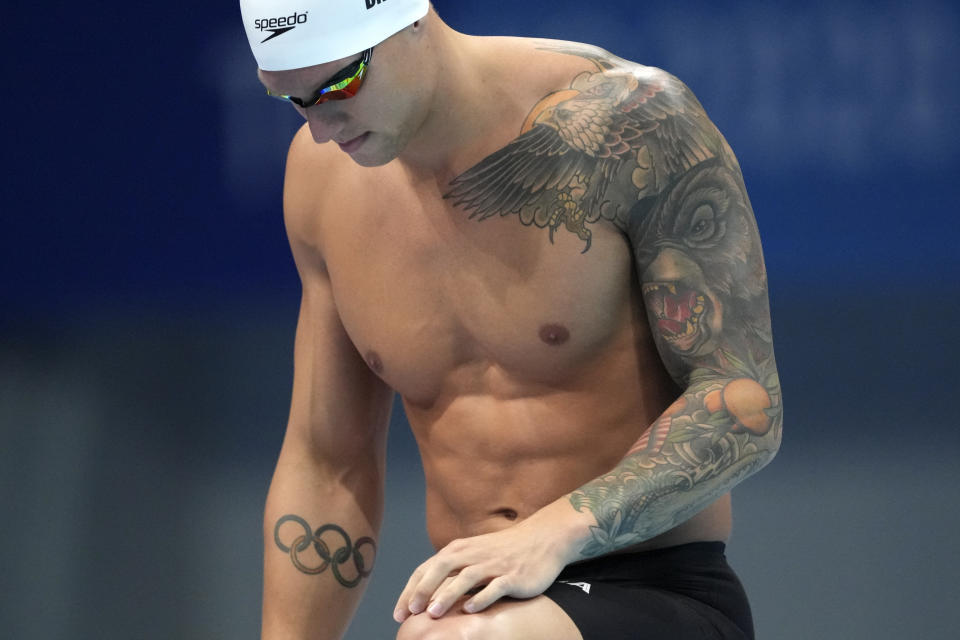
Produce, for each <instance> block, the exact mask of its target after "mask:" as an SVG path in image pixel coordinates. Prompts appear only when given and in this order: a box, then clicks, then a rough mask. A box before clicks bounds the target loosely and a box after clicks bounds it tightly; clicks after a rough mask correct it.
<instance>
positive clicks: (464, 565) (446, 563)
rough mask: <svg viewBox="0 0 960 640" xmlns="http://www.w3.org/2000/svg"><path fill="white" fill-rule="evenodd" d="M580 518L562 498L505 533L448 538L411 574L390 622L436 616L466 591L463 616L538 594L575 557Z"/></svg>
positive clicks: (582, 525) (581, 529) (583, 526)
mask: <svg viewBox="0 0 960 640" xmlns="http://www.w3.org/2000/svg"><path fill="white" fill-rule="evenodd" d="M583 519H584V516H583V514H580V513H578V512H576V511H574V510H573V508H572V507H571V506H570V502H569V500H565V499H562V500H558V501H556V502H554V503H551V504H549V505H547V506H546V507H544V508H543V509H541V510H540V511H537V512H536V513H534V514H533V515H531V516H530V517H529V518H527V519H526V520H524V521H522V522H520V523H518V524H516V525H514V526H512V527H510V528H509V529H504V530H502V531H497V532H495V533H487V534H484V535H479V536H474V537H472V538H463V539H459V540H454V541H453V542H451V543H450V544H448V545H447V546H445V547H444V548H443V549H441V550H440V551H439V552H438V553H437V554H436V555H434V556H433V557H431V558H430V559H428V560H427V561H426V562H424V563H423V564H421V565H420V566H419V567H417V569H416V570H415V571H414V572H413V575H412V576H410V580H409V581H408V582H407V586H406V587H405V588H404V589H403V593H401V594H400V598H399V600H398V601H397V606H396V608H395V609H394V613H393V618H394V620H396V621H397V622H403V621H404V620H405V619H407V618H408V617H409V616H410V615H411V614H417V613H421V612H423V611H427V613H429V614H430V616H432V617H434V618H439V617H441V616H442V615H444V614H445V613H446V612H447V611H449V610H450V607H452V606H453V605H454V604H455V603H456V602H457V600H459V599H460V598H461V597H462V596H463V595H465V594H467V593H468V592H471V591H476V593H475V594H474V595H473V596H472V597H470V598H468V599H466V600H465V601H464V603H463V606H462V608H463V611H464V612H466V613H475V612H478V611H483V610H484V609H486V608H487V607H489V606H490V605H491V604H493V603H494V602H496V601H497V600H499V599H500V598H503V597H505V596H510V597H513V598H532V597H534V596H537V595H540V594H541V593H543V592H544V591H546V590H547V587H549V586H550V584H551V583H552V582H553V581H554V579H555V578H556V577H557V576H558V575H559V574H560V571H561V570H562V569H563V568H564V567H565V566H566V565H567V564H569V563H570V562H572V561H573V560H575V559H576V558H578V557H579V556H578V555H577V553H576V551H575V549H579V548H580V546H582V540H583V538H582V537H581V536H582V535H583V534H584V533H585V532H586V531H587V529H588V524H587V523H585V522H583V521H582V520H583ZM578 542H580V544H579V545H578V544H577V543H578Z"/></svg>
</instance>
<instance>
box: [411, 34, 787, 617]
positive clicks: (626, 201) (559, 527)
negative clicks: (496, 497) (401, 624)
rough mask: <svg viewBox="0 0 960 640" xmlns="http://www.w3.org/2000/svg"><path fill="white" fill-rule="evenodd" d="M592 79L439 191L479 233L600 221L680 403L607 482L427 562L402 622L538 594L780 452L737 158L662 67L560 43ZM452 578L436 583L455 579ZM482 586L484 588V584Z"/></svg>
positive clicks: (651, 532) (542, 109)
mask: <svg viewBox="0 0 960 640" xmlns="http://www.w3.org/2000/svg"><path fill="white" fill-rule="evenodd" d="M563 52H564V53H568V54H571V55H580V56H582V57H585V58H587V59H589V60H591V61H592V62H594V64H595V65H596V67H597V70H596V71H595V72H583V73H581V74H579V75H577V76H576V77H575V78H573V80H572V82H571V84H570V88H569V89H568V90H565V91H563V92H557V93H555V94H553V96H552V98H551V99H550V100H544V101H541V103H539V104H538V105H537V106H536V107H535V108H534V111H533V112H532V113H531V114H530V116H529V117H528V118H527V124H525V127H524V130H523V131H521V134H520V135H519V136H518V137H517V138H516V139H515V140H514V141H513V142H511V143H510V144H508V145H507V146H505V147H504V148H502V149H501V150H499V151H497V152H495V153H494V154H492V155H490V156H488V157H487V158H485V159H484V160H483V161H481V162H480V163H479V164H477V165H476V166H475V167H473V168H471V169H470V170H468V171H467V172H465V173H464V174H462V175H461V176H458V177H457V179H456V180H454V182H453V188H452V189H451V191H450V192H449V193H448V194H447V195H448V197H450V198H452V199H453V200H454V202H455V204H457V205H460V206H462V207H463V208H464V209H466V210H468V211H470V212H471V216H476V217H478V218H479V219H480V220H483V219H484V218H486V217H490V216H492V215H501V216H503V215H507V214H516V215H517V216H518V218H519V221H520V222H521V223H522V224H525V225H535V226H538V227H542V228H547V229H548V230H549V232H550V238H551V239H552V237H553V234H554V233H564V232H570V233H574V234H576V236H577V237H578V238H579V239H581V240H582V241H583V243H584V249H583V251H584V252H586V251H589V250H590V244H591V237H592V233H591V230H590V225H591V224H593V223H597V222H600V221H603V220H606V221H609V222H610V223H612V224H614V225H616V226H617V227H618V228H620V229H621V230H623V232H624V233H625V235H627V237H628V238H629V241H630V245H631V248H632V251H633V255H634V258H635V262H636V267H637V269H636V271H637V273H638V274H639V277H640V280H641V286H642V290H643V296H644V303H645V306H646V311H647V316H648V318H649V323H650V327H651V331H652V333H653V335H654V337H655V340H656V342H657V347H658V350H659V352H660V355H661V358H662V360H663V363H664V365H665V367H666V368H667V370H668V371H669V372H670V373H671V375H672V376H673V378H674V379H675V380H676V381H677V383H678V384H679V385H680V387H681V388H682V389H683V393H682V395H681V396H680V397H679V398H678V399H677V400H676V401H675V402H674V403H673V404H672V405H671V406H670V407H669V408H668V409H667V410H666V411H665V412H664V413H663V415H661V416H660V417H659V418H658V419H657V420H656V421H655V422H654V423H653V424H652V425H650V426H649V427H648V429H647V430H646V431H645V432H644V434H643V436H642V437H641V438H640V439H639V440H638V441H637V442H636V443H634V445H633V446H632V447H631V448H630V450H629V451H627V452H625V455H624V457H623V459H622V460H621V461H620V462H619V463H618V464H617V465H616V467H615V468H613V469H612V470H610V471H609V472H608V473H606V474H604V475H603V476H601V477H599V478H596V479H594V480H593V481H591V482H589V483H587V484H586V485H584V486H582V487H580V488H579V489H578V490H576V491H574V492H572V493H571V494H569V495H566V496H562V497H561V498H559V499H558V500H556V501H555V502H553V503H551V504H549V505H547V506H545V507H543V508H542V509H540V510H539V511H537V512H536V513H534V514H533V515H531V516H530V517H529V518H528V519H527V520H525V521H523V522H520V523H518V524H517V525H515V526H513V527H511V528H509V529H505V530H503V531H498V532H496V533H492V534H487V535H483V536H477V537H474V538H469V539H466V540H460V541H456V543H455V544H451V545H449V547H448V548H445V549H443V550H442V551H441V552H440V553H439V554H437V555H436V556H434V558H431V559H430V560H428V562H426V563H424V565H422V566H421V567H420V568H418V569H417V571H416V572H415V573H414V575H413V576H412V577H411V579H410V582H409V583H408V585H407V587H406V589H405V590H404V592H403V593H402V594H401V597H400V600H399V602H398V609H397V612H396V614H395V617H396V618H397V619H398V620H401V619H403V618H404V617H406V616H407V615H409V614H408V611H412V612H419V611H421V610H423V608H424V606H425V604H426V603H427V602H428V601H429V600H430V599H432V601H433V604H432V605H430V612H431V613H432V614H433V615H436V616H439V615H443V614H444V613H445V612H446V611H447V610H448V609H449V607H450V606H451V605H452V604H453V603H454V602H456V600H457V598H458V597H460V596H461V595H463V594H464V593H465V592H467V591H468V590H469V589H471V588H473V587H474V586H475V585H476V584H478V583H480V582H482V581H483V580H489V584H487V585H486V587H485V588H483V589H481V590H480V591H479V592H478V593H477V594H476V595H474V596H472V597H471V598H470V599H469V600H467V602H466V603H465V605H464V609H465V610H466V611H480V610H483V609H485V608H486V607H488V606H489V605H490V604H491V603H493V602H494V601H496V600H498V599H499V598H501V597H503V596H508V595H509V596H514V597H520V598H523V597H531V596H534V595H537V594H539V593H542V592H543V590H545V589H546V588H547V586H549V584H550V582H551V581H552V580H553V579H554V578H555V577H556V576H557V574H558V573H559V571H560V569H561V568H562V567H563V566H564V565H565V564H568V563H570V562H573V561H576V560H580V559H583V558H589V557H594V556H598V555H602V554H605V553H609V552H612V551H616V550H619V549H623V548H625V547H629V546H631V545H634V544H636V543H638V542H642V541H645V540H648V539H650V538H652V537H654V536H656V535H658V534H660V533H663V532H665V531H668V530H670V529H671V528H673V527H675V526H676V525H678V524H680V523H682V522H684V521H686V520H688V519H689V518H690V517H691V516H693V515H694V514H696V513H697V512H698V511H700V510H701V509H703V508H704V507H706V506H707V505H708V504H710V503H711V502H713V501H714V500H716V499H717V498H719V497H721V496H722V495H724V494H725V493H726V492H728V491H729V490H730V489H731V488H732V487H733V486H734V485H736V484H737V483H738V482H740V481H741V480H743V479H744V478H745V477H747V476H748V475H749V474H751V473H753V472H755V471H757V470H758V469H760V468H761V467H762V466H763V465H765V464H766V463H767V462H768V461H769V460H770V459H771V458H772V457H773V456H774V455H775V453H776V451H777V449H778V447H779V443H780V432H781V414H780V409H781V400H780V385H779V381H778V377H777V370H776V364H775V361H774V356H773V346H772V339H771V331H770V318H769V309H768V303H767V286H766V274H765V270H764V265H763V257H762V253H761V249H760V240H759V236H758V233H757V228H756V222H755V220H754V217H753V212H752V210H751V208H750V204H749V200H748V198H747V195H746V191H745V188H744V185H743V178H742V176H741V174H740V170H739V167H738V165H737V161H736V159H735V157H734V155H733V153H732V151H731V150H730V148H729V146H728V145H727V144H726V142H725V141H724V139H723V137H722V136H721V135H720V133H719V132H718V131H717V129H716V127H714V125H713V124H712V123H711V122H710V121H709V119H708V118H707V116H706V114H705V113H704V111H703V108H702V107H701V106H700V103H699V102H698V101H697V100H696V98H695V97H694V96H693V94H692V93H690V91H689V89H687V88H686V87H685V86H684V85H683V84H682V83H680V82H679V81H678V80H677V79H676V78H673V77H672V76H669V75H668V74H665V73H664V72H662V71H660V70H658V69H651V68H644V67H634V66H627V65H624V64H622V61H617V60H616V59H613V58H612V57H609V56H608V55H607V54H605V52H602V51H600V50H598V49H594V48H585V47H580V46H579V45H570V46H569V47H567V48H566V49H564V50H563ZM457 572H458V575H457V577H456V579H453V580H449V581H447V582H446V583H444V579H445V578H446V577H447V576H448V575H450V574H451V573H457ZM490 578H492V579H490Z"/></svg>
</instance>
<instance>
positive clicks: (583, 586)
mask: <svg viewBox="0 0 960 640" xmlns="http://www.w3.org/2000/svg"><path fill="white" fill-rule="evenodd" d="M557 582H562V583H563V584H568V585H570V586H571V587H580V588H581V589H583V592H584V593H590V583H589V582H567V581H566V580H558V581H557Z"/></svg>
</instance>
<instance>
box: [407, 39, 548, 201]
mask: <svg viewBox="0 0 960 640" xmlns="http://www.w3.org/2000/svg"><path fill="white" fill-rule="evenodd" d="M437 23H438V24H436V25H434V26H435V27H437V28H436V32H435V33H434V34H432V35H433V38H432V40H431V46H432V47H433V48H434V49H435V60H437V63H438V66H439V68H438V70H437V73H436V82H435V84H434V86H433V87H432V96H431V102H430V104H431V106H430V108H429V110H428V112H427V115H426V117H425V118H424V120H423V122H422V123H421V124H420V126H419V127H418V129H417V131H416V133H415V134H414V136H413V138H411V140H410V142H409V143H408V144H407V146H406V148H405V149H404V151H403V152H402V153H401V154H400V156H399V158H398V161H399V162H400V163H401V164H402V165H405V167H406V168H407V169H408V171H410V172H412V173H416V174H422V175H424V176H427V175H430V176H432V177H434V178H435V179H437V180H438V181H442V182H443V183H446V181H447V179H449V178H452V177H453V176H455V175H457V174H458V173H460V172H462V171H463V170H464V169H465V168H467V167H468V166H470V164H472V162H473V161H475V160H476V155H475V150H476V148H477V147H478V146H481V145H482V142H483V141H484V139H485V138H487V137H488V136H489V135H490V133H491V132H493V131H496V130H497V129H498V128H499V127H501V126H502V123H503V122H509V121H517V119H518V118H519V119H520V121H522V118H523V117H524V116H525V114H526V111H525V110H524V106H523V102H522V100H523V98H522V96H519V95H517V93H518V91H517V85H516V83H515V82H514V81H513V79H512V74H511V73H510V71H511V70H512V68H513V65H512V64H510V63H509V61H508V60H507V58H506V56H504V55H502V54H500V53H498V51H497V47H496V45H495V43H494V42H492V40H493V39H491V38H484V37H478V36H470V35H466V34H462V33H458V32H456V31H454V30H453V29H451V28H450V27H448V26H447V25H445V24H443V23H442V22H440V21H437ZM526 109H529V105H527V106H526Z"/></svg>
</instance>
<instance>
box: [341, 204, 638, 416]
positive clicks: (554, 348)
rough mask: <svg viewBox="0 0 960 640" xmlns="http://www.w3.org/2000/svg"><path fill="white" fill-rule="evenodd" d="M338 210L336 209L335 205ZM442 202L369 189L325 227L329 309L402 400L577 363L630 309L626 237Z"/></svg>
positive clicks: (554, 376) (497, 390)
mask: <svg viewBox="0 0 960 640" xmlns="http://www.w3.org/2000/svg"><path fill="white" fill-rule="evenodd" d="M345 214H346V212H345ZM595 229H596V231H595V235H594V239H593V242H592V246H591V248H590V250H589V251H587V252H586V253H583V249H584V244H583V243H582V242H580V241H579V240H578V239H577V238H576V237H575V236H573V235H572V234H557V235H556V236H555V237H554V243H553V244H551V242H550V239H549V233H548V231H547V230H546V229H541V228H536V227H532V226H524V225H523V224H521V223H520V221H519V220H518V219H517V218H516V217H514V216H505V217H497V218H489V219H487V220H483V221H477V220H470V219H469V218H468V214H466V213H464V212H463V211H462V210H459V209H456V208H454V207H452V206H449V205H448V204H446V203H442V202H438V203H429V204H428V205H427V206H424V205H423V203H422V202H420V201H418V200H417V199H416V198H400V199H398V200H397V201H396V202H393V203H388V202H383V201H381V202H380V203H379V206H378V207H376V208H375V209H373V210H368V211H363V212H362V213H359V214H358V215H355V216H353V217H352V218H346V217H344V218H343V219H341V220H339V221H338V222H337V224H335V225H329V226H328V227H327V228H326V229H325V232H324V234H325V237H324V255H325V256H326V257H327V269H328V272H329V274H330V278H331V285H332V287H333V294H334V298H335V302H336V305H337V310H338V313H339V314H340V317H341V320H342V322H343V324H344V327H345V329H346V330H347V333H348V334H349V336H350V338H351V340H352V341H353V343H354V345H355V346H356V348H357V351H358V352H359V353H360V354H361V355H362V356H363V357H364V358H365V360H366V361H367V364H368V365H369V366H370V368H371V369H372V370H374V371H375V372H376V373H377V374H378V375H379V376H381V377H382V378H383V379H384V380H385V381H386V382H387V383H388V384H390V385H391V386H392V387H393V388H394V389H396V390H397V391H398V392H399V393H401V394H402V395H403V396H404V397H406V398H407V399H408V400H409V401H411V402H415V403H422V404H425V405H429V404H431V403H432V402H433V401H434V400H435V399H436V398H437V397H439V396H440V395H442V394H467V393H478V394H481V393H486V394H494V395H505V396H509V395H511V394H512V393H517V392H518V389H522V388H526V387H536V386H541V385H542V386H555V385H558V384H563V383H564V381H569V380H570V378H571V377H575V376H576V375H578V373H579V372H580V371H581V370H583V369H585V368H588V367H589V366H590V365H591V363H592V362H593V361H595V360H596V359H597V358H598V357H599V354H601V353H603V352H604V351H605V350H607V349H609V348H610V347H611V345H612V344H613V343H614V342H616V341H617V340H622V338H623V335H624V332H625V331H629V330H630V326H631V324H632V323H633V322H634V319H635V310H636V309H635V305H636V300H635V299H634V298H633V296H634V294H633V289H634V287H633V286H632V285H631V278H632V276H631V274H632V270H631V262H630V253H629V247H628V245H627V243H626V241H625V240H624V239H623V237H622V235H621V234H620V233H619V232H617V231H616V230H615V229H613V228H612V227H609V228H606V227H603V226H601V225H598V226H597V227H595Z"/></svg>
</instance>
